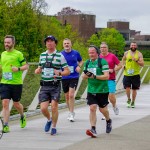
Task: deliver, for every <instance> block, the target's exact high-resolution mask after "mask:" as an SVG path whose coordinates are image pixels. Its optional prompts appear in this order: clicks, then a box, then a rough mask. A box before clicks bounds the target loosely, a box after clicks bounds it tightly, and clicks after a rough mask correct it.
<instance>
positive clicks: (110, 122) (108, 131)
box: [106, 119, 112, 133]
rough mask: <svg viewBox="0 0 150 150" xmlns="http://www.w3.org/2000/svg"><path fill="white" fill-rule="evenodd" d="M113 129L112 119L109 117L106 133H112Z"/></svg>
mask: <svg viewBox="0 0 150 150" xmlns="http://www.w3.org/2000/svg"><path fill="white" fill-rule="evenodd" d="M111 129H112V120H111V119H109V120H108V121H106V133H110V132H111Z"/></svg>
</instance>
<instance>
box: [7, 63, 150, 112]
mask: <svg viewBox="0 0 150 150" xmlns="http://www.w3.org/2000/svg"><path fill="white" fill-rule="evenodd" d="M30 65H37V63H36V64H35V63H30ZM144 68H145V69H144ZM143 70H144V71H143ZM149 70H150V66H148V65H146V66H144V67H141V70H140V74H141V84H142V83H143V81H144V79H145V78H146V75H147V74H148V72H149ZM27 72H28V70H26V71H24V72H23V80H24V78H25V76H26V75H27ZM81 76H82V74H81V75H80V78H79V83H78V87H77V89H76V92H75V96H76V95H77V93H78V90H79V88H80V86H81V83H82V81H83V80H82V77H81ZM122 80H123V69H120V70H119V71H118V72H117V75H116V92H117V93H119V92H122V91H123V84H122ZM39 91H40V88H39V90H38V91H37V93H36V95H35V97H34V99H33V100H32V102H31V104H30V105H29V107H28V110H27V111H35V110H36V108H37V106H38V94H39ZM86 94H87V87H86V88H85V90H84V92H83V94H82V95H81V99H85V98H86ZM12 106H13V102H12V101H10V105H9V109H10V110H11V108H12Z"/></svg>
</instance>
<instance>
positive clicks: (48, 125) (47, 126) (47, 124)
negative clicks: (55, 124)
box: [45, 121, 52, 132]
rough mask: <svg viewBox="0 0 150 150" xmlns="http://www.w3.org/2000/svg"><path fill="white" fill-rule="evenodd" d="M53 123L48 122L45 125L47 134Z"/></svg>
mask: <svg viewBox="0 0 150 150" xmlns="http://www.w3.org/2000/svg"><path fill="white" fill-rule="evenodd" d="M51 124H52V121H47V122H46V125H45V132H48V131H49V130H50V128H51Z"/></svg>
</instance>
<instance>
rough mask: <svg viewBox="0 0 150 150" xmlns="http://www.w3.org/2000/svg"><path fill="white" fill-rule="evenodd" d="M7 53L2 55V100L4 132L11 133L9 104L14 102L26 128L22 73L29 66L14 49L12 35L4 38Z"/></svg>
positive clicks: (21, 125) (21, 123)
mask: <svg viewBox="0 0 150 150" xmlns="http://www.w3.org/2000/svg"><path fill="white" fill-rule="evenodd" d="M4 46H5V51H4V52H2V54H1V61H0V65H1V68H2V79H1V99H2V106H3V111H2V113H3V118H4V128H3V132H4V133H7V132H9V131H10V128H9V125H8V121H9V116H10V111H9V103H10V100H11V99H12V100H13V105H14V107H15V108H16V109H17V111H18V112H19V114H20V116H21V118H20V127H21V128H24V127H25V126H26V116H25V114H24V111H23V105H22V104H21V103H20V99H21V94H22V84H23V80H22V72H23V71H24V70H26V69H28V64H27V62H26V60H25V58H24V56H23V54H22V53H21V52H20V51H18V50H16V49H14V46H15V37H14V36H12V35H6V36H5V38H4Z"/></svg>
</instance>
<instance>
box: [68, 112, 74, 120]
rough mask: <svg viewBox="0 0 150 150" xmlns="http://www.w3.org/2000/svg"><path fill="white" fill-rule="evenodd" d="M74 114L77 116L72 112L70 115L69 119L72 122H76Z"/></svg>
mask: <svg viewBox="0 0 150 150" xmlns="http://www.w3.org/2000/svg"><path fill="white" fill-rule="evenodd" d="M74 116H75V113H74V112H73V113H70V117H69V121H70V122H74Z"/></svg>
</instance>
